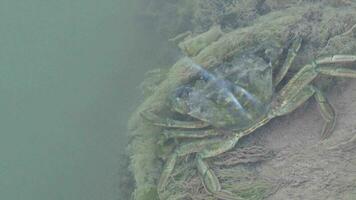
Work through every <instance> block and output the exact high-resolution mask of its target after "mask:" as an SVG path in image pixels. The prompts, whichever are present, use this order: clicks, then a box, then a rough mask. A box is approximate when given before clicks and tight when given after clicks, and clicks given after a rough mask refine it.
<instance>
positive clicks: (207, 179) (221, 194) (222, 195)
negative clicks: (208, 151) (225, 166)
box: [196, 155, 244, 200]
mask: <svg viewBox="0 0 356 200" xmlns="http://www.w3.org/2000/svg"><path fill="white" fill-rule="evenodd" d="M196 162H197V168H198V172H199V174H200V176H201V178H202V181H203V184H204V186H205V188H206V190H207V191H209V192H210V193H211V194H213V195H214V196H216V197H217V198H219V199H225V200H244V199H243V198H241V197H238V196H236V195H234V194H232V193H231V192H228V191H226V190H222V189H221V185H220V183H219V179H218V178H217V177H216V175H215V174H214V172H213V170H211V169H210V168H209V165H208V164H207V163H206V162H205V161H204V160H203V159H202V158H201V157H200V156H199V155H198V156H197V158H196Z"/></svg>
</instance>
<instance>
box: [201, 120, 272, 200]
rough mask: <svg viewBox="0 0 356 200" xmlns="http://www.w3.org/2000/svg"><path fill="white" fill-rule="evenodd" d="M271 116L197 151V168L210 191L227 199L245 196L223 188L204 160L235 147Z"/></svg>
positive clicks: (233, 199)
mask: <svg viewBox="0 0 356 200" xmlns="http://www.w3.org/2000/svg"><path fill="white" fill-rule="evenodd" d="M270 119H271V118H269V117H263V118H262V119H260V120H259V121H258V122H257V123H255V124H253V125H252V126H250V127H248V128H246V129H244V130H241V131H238V132H236V133H235V134H233V135H232V136H231V137H229V138H226V139H224V140H220V141H216V142H214V143H212V144H210V145H206V146H205V148H203V149H202V150H201V151H199V152H198V153H197V158H196V159H197V160H196V164H197V168H198V172H199V174H200V176H201V177H202V180H203V183H204V186H205V188H206V190H207V191H208V192H210V193H211V194H213V195H214V196H216V197H217V198H220V199H226V200H243V198H241V197H238V196H236V195H233V194H232V193H230V192H228V191H224V190H222V189H221V186H220V183H219V180H218V178H217V177H216V175H215V174H214V172H213V171H212V170H211V169H210V168H209V166H208V164H207V163H206V162H205V161H204V159H206V158H211V157H215V156H218V155H220V154H222V153H224V152H226V151H229V150H231V149H232V148H234V146H235V145H236V143H237V142H238V141H240V139H241V138H242V137H244V136H246V135H248V134H250V133H252V132H253V131H255V130H256V129H257V128H259V127H261V126H263V125H265V124H266V123H268V122H269V121H270Z"/></svg>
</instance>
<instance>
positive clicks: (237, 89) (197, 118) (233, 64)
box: [141, 38, 356, 200]
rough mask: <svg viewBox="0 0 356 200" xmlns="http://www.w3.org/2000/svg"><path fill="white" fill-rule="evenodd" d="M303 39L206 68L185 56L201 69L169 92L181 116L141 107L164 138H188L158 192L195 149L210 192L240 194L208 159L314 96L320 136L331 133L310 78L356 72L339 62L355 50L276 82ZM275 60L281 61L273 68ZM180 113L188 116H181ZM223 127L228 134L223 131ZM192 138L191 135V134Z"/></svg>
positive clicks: (331, 121)
mask: <svg viewBox="0 0 356 200" xmlns="http://www.w3.org/2000/svg"><path fill="white" fill-rule="evenodd" d="M301 43H302V40H301V39H300V38H296V39H295V40H294V41H293V42H292V43H291V44H290V45H287V48H288V49H287V50H284V51H281V50H278V48H277V47H278V46H280V45H275V43H273V45H270V46H268V48H265V46H264V45H261V46H260V47H258V48H257V49H254V50H252V51H249V52H247V53H244V54H243V55H235V56H234V57H233V58H232V59H231V60H229V62H226V63H222V64H221V65H218V66H216V67H215V68H214V69H212V70H210V71H207V70H205V69H203V68H201V67H200V66H199V65H197V64H195V63H194V62H193V60H191V59H189V58H186V59H188V61H190V63H191V67H193V68H196V69H198V72H199V73H198V75H196V76H195V77H194V78H193V79H192V80H191V81H190V82H189V83H187V84H184V85H181V86H180V87H178V88H177V89H176V90H174V91H173V93H172V95H171V98H170V104H171V107H172V110H173V111H174V112H175V113H177V115H179V116H181V117H180V118H179V119H171V118H167V117H159V116H157V115H156V114H155V113H154V112H151V111H145V112H143V113H141V114H142V117H143V118H145V119H146V120H148V121H149V122H151V123H153V124H154V125H157V126H162V127H167V129H165V130H164V131H163V132H164V134H165V135H166V137H167V138H186V139H187V140H186V141H185V142H184V143H180V144H178V145H177V146H176V147H175V149H174V150H173V152H171V155H170V156H169V157H168V158H167V159H166V161H165V165H164V167H163V171H162V173H161V177H160V179H159V182H158V186H157V187H158V192H159V193H160V192H161V191H163V190H164V189H165V186H166V185H167V183H168V181H169V178H170V175H171V174H172V172H173V169H174V166H175V163H176V161H177V159H178V157H181V156H185V155H189V154H193V153H194V154H195V158H196V161H195V162H196V166H197V170H198V172H199V174H200V176H201V179H202V182H203V184H204V186H205V188H206V190H207V191H208V192H209V193H211V194H212V195H214V196H216V197H217V198H219V199H228V200H230V199H231V200H241V199H243V198H241V197H239V196H236V195H234V194H232V193H230V192H228V191H225V190H223V189H222V188H221V186H220V183H219V180H218V178H217V177H216V175H215V173H214V172H213V170H211V169H210V167H209V165H208V163H207V162H206V159H208V158H211V157H215V156H218V155H220V154H222V153H224V152H226V151H229V150H230V149H232V148H234V146H235V145H236V143H237V142H238V141H239V140H240V139H241V137H243V136H245V135H248V134H250V133H252V132H253V131H255V130H256V129H257V128H259V127H261V126H263V125H265V124H266V123H268V122H269V121H270V120H271V119H273V118H275V117H278V116H283V115H286V114H288V113H290V112H292V111H294V110H295V109H296V108H298V107H299V106H300V105H302V104H303V103H304V102H306V101H307V100H308V99H309V98H311V97H312V96H313V97H314V98H315V100H316V101H317V103H318V105H319V108H320V112H321V115H322V117H323V118H324V120H325V125H324V128H323V130H322V136H323V138H326V137H328V136H329V135H330V133H331V132H332V130H333V128H334V125H335V112H334V109H333V108H332V106H331V105H330V103H329V102H328V101H327V99H326V97H325V96H324V95H323V94H322V92H321V91H320V90H319V89H318V88H317V87H315V86H313V84H312V81H313V80H314V79H315V78H316V77H317V76H318V75H320V74H324V75H330V76H339V77H351V78H356V70H353V69H349V68H343V67H340V66H338V65H340V64H345V63H346V64H354V63H355V62H356V56H355V55H334V56H329V57H325V58H321V59H317V60H315V61H313V62H311V64H308V65H305V66H304V67H302V68H301V70H300V71H299V72H298V73H297V74H295V75H294V77H292V78H291V79H290V80H289V81H288V82H287V83H286V84H285V85H280V82H281V81H282V79H283V78H284V77H285V75H286V74H287V71H288V69H289V68H290V66H291V64H292V62H293V60H294V58H295V56H296V55H297V52H298V50H299V48H300V46H301ZM270 47H271V48H270ZM261 52H262V54H261ZM271 52H272V53H271ZM273 52H287V55H285V56H283V57H284V58H285V59H284V60H283V61H279V60H278V58H279V57H280V56H279V54H278V53H273ZM277 61H278V62H282V63H283V64H281V66H280V68H279V70H278V71H277V72H273V73H272V69H275V67H274V66H273V65H274V64H275V63H277ZM188 63H189V62H188ZM334 65H336V66H334ZM196 69H195V70H196ZM277 86H278V87H277ZM275 88H281V89H278V90H276V89H275ZM182 116H183V118H184V119H189V120H182ZM184 116H185V117H184ZM225 132H228V134H227V135H226V134H224V136H222V133H225ZM192 138H195V139H193V140H190V139H192ZM198 138H199V139H198Z"/></svg>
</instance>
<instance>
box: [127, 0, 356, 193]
mask: <svg viewBox="0 0 356 200" xmlns="http://www.w3.org/2000/svg"><path fill="white" fill-rule="evenodd" d="M149 5H150V7H148V8H147V9H148V10H146V11H145V13H146V14H147V15H149V16H155V17H157V18H158V19H160V18H161V17H164V16H165V15H168V17H165V18H164V20H169V22H167V21H159V22H158V23H157V24H158V25H157V28H159V29H161V30H166V33H167V37H170V38H171V41H172V42H173V43H175V44H176V46H177V47H178V48H180V50H181V52H182V55H181V58H180V59H178V60H177V61H176V62H175V63H174V64H173V66H172V67H170V68H169V69H168V70H164V69H160V70H155V71H153V72H150V73H149V74H148V76H147V78H146V80H145V81H144V82H143V85H142V88H143V89H144V95H145V99H144V101H143V102H142V104H141V105H139V106H138V107H137V109H136V111H135V112H134V113H133V114H132V116H131V118H130V121H129V124H128V126H129V133H130V137H131V143H130V144H129V147H128V149H129V157H130V166H129V167H130V170H131V171H132V175H133V179H134V185H135V188H134V192H133V194H132V197H133V199H137V200H152V199H246V200H259V199H265V198H268V197H269V196H270V195H272V194H273V193H275V192H276V191H277V190H278V189H279V188H281V187H283V185H284V184H285V183H282V182H281V181H279V180H276V179H273V178H271V177H268V176H263V175H261V174H260V173H259V168H260V167H261V166H262V165H263V163H264V162H273V159H272V158H273V157H274V155H275V152H272V151H271V150H269V149H267V148H265V147H263V146H259V145H255V144H256V143H252V142H250V141H243V137H245V136H246V135H248V134H250V133H252V132H253V131H255V130H256V129H257V128H259V127H260V126H263V125H265V124H266V123H267V122H269V121H270V120H271V119H272V118H274V117H277V116H282V115H285V114H289V113H290V112H292V111H293V110H294V109H296V108H298V107H299V106H300V105H302V104H303V103H304V102H305V101H306V100H307V99H309V98H310V97H311V96H313V95H314V96H315V99H316V100H317V102H318V104H319V107H320V111H321V114H322V116H323V118H324V120H325V126H324V128H323V129H322V137H323V138H327V137H329V136H330V134H331V132H332V130H333V128H334V125H335V111H334V109H333V107H332V106H331V105H330V104H329V102H328V101H327V99H326V97H325V95H324V94H325V93H327V92H328V91H329V88H330V86H331V85H333V83H335V80H334V78H332V76H342V77H353V78H355V77H356V76H355V74H356V73H355V71H353V70H352V68H351V67H352V66H353V65H355V61H356V57H355V54H356V25H355V24H356V12H355V11H356V3H353V2H348V1H332V0H328V1H291V0H288V1H279V0H265V1H261V0H245V1H237V0H236V1H234V0H231V1H214V0H210V1H207V0H204V1H203V0H196V1H180V2H179V3H174V2H170V1H166V2H164V1H159V0H156V1H154V0H151V1H150V4H149ZM160 6H162V7H163V8H162V9H158V8H159V7H160ZM165 8H167V9H168V8H169V9H170V11H174V12H169V13H167V12H168V11H167V10H165ZM161 10H162V11H161ZM172 13H174V15H175V16H174V17H173V16H171V15H172ZM188 19H189V20H188ZM170 26H174V27H175V28H171V27H170ZM334 55H336V56H334ZM320 74H324V75H331V76H321V77H319V75H320ZM262 128H263V127H262ZM320 128H322V127H320ZM252 138H253V137H252Z"/></svg>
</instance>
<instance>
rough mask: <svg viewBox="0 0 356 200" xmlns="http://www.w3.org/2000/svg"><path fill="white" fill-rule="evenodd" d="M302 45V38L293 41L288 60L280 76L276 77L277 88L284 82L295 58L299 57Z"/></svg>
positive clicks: (275, 84)
mask: <svg viewBox="0 0 356 200" xmlns="http://www.w3.org/2000/svg"><path fill="white" fill-rule="evenodd" d="M301 45H302V38H297V39H296V40H294V41H293V44H292V46H291V48H289V49H288V54H287V58H286V60H285V61H284V64H283V66H282V68H281V69H280V70H279V72H278V74H277V75H276V78H275V79H274V83H273V85H274V86H277V85H278V84H279V83H280V82H281V81H282V79H283V78H284V77H285V76H286V74H287V72H288V70H289V68H290V67H291V66H292V64H293V61H294V59H295V57H296V56H297V53H298V51H299V49H300V47H301Z"/></svg>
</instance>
